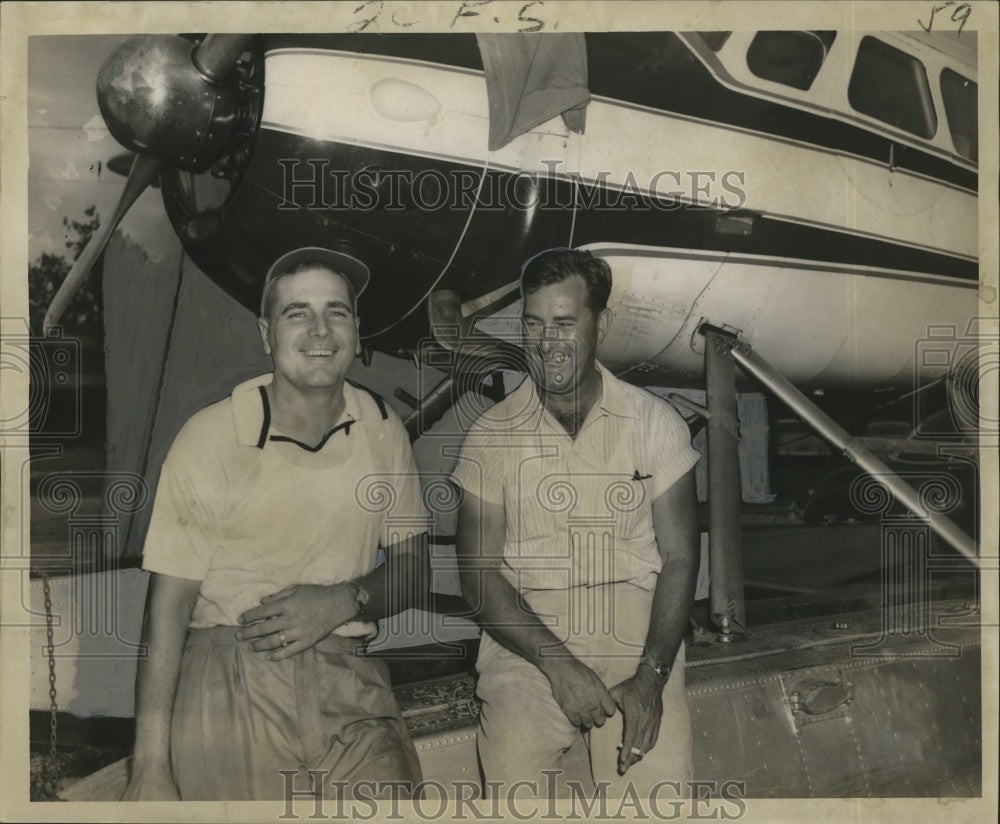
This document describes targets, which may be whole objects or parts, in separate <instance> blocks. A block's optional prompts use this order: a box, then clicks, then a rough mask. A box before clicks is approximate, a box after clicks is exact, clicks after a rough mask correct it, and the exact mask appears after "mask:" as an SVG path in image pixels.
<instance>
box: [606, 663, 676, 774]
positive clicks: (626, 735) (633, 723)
mask: <svg viewBox="0 0 1000 824" xmlns="http://www.w3.org/2000/svg"><path fill="white" fill-rule="evenodd" d="M611 695H612V696H613V697H614V699H615V703H616V704H617V705H618V707H619V709H621V711H622V715H623V716H624V724H623V725H622V727H623V731H622V749H621V752H620V753H618V774H619V775H625V773H626V771H627V770H628V768H629V767H631V766H632V765H633V764H635V763H636V762H637V761H639V759H641V758H642V757H643V756H644V755H645V754H646V753H648V752H649V751H650V750H651V749H653V747H654V746H656V739H657V738H658V737H659V735H660V717H661V716H662V715H663V683H662V682H661V681H660V679H659V677H658V676H657V675H656V673H655V672H653V671H652V670H651V669H649V667H639V669H638V671H637V672H636V674H635V675H633V676H632V677H631V678H627V679H626V680H624V681H622V682H621V683H620V684H615V685H614V686H613V687H612V688H611Z"/></svg>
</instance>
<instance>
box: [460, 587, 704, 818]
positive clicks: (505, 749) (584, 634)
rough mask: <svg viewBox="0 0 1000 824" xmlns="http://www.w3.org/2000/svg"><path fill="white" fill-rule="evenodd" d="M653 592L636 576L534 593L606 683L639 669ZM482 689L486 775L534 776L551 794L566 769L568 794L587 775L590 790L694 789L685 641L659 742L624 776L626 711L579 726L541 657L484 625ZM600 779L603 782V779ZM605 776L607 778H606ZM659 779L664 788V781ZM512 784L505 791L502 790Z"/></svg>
mask: <svg viewBox="0 0 1000 824" xmlns="http://www.w3.org/2000/svg"><path fill="white" fill-rule="evenodd" d="M652 597H653V593H652V592H650V591H647V590H643V589H640V588H639V587H636V586H633V585H631V584H607V585H603V586H596V587H579V588H576V589H572V590H536V591H534V592H527V593H525V600H526V601H527V602H528V604H529V605H530V606H531V608H532V609H533V610H534V611H535V613H536V614H538V615H539V616H540V617H542V618H543V620H546V618H545V617H544V616H549V618H548V620H547V621H546V622H547V623H549V628H550V629H551V630H552V631H553V632H554V633H555V634H556V636H557V637H558V638H559V639H560V640H562V641H563V642H564V643H565V644H566V646H567V648H568V649H569V651H570V652H571V653H573V655H574V656H575V657H576V658H578V659H579V660H580V661H582V662H583V663H584V664H586V665H587V666H589V667H590V668H591V669H593V670H594V672H596V673H597V675H598V676H599V677H600V678H601V680H602V681H603V682H604V684H605V686H607V687H609V688H610V687H612V686H614V685H615V684H617V683H619V682H621V681H624V680H625V679H627V678H629V677H631V676H632V675H634V674H635V672H636V667H637V666H638V662H639V658H640V657H641V655H642V649H643V645H644V643H645V639H646V633H647V630H648V626H649V615H650V608H651V606H652ZM477 669H478V670H479V673H480V675H479V683H478V687H477V694H478V695H479V697H480V699H481V700H482V712H481V714H480V728H479V737H478V748H479V758H480V763H481V765H482V768H483V776H484V778H485V779H486V781H487V782H493V781H500V782H503V783H504V786H505V787H509V786H510V785H511V784H513V782H516V781H533V782H536V783H537V786H538V787H539V790H538V792H539V793H540V794H544V793H545V792H546V791H547V787H548V785H549V782H550V781H551V779H550V778H549V777H547V776H545V775H544V774H543V772H542V771H543V770H557V771H559V776H558V779H557V780H556V788H557V789H556V795H557V796H558V797H567V796H568V795H569V794H570V792H571V791H573V790H571V789H570V786H569V785H568V784H567V783H566V782H578V786H579V788H580V790H582V791H583V792H585V793H586V794H587V796H588V797H589V796H591V795H592V794H593V792H594V789H595V786H602V785H603V788H604V789H606V791H607V794H608V796H609V797H620V796H622V795H623V794H624V792H625V791H626V787H627V785H628V784H629V782H631V784H632V788H633V789H634V790H635V791H636V792H637V793H638V794H639V795H640V796H645V797H649V794H650V792H651V791H655V792H656V793H657V794H658V795H659V796H660V797H662V798H664V799H666V798H669V797H671V793H673V792H674V787H673V785H664V784H661V782H675V783H676V785H677V787H678V791H677V795H683V794H684V793H686V791H687V783H686V782H688V781H689V780H690V778H691V722H690V715H689V712H688V706H687V696H686V693H685V688H684V645H683V644H681V647H680V649H679V650H678V652H677V656H676V658H675V660H674V663H673V668H672V672H671V675H670V679H669V681H668V682H667V685H666V687H665V688H664V690H663V715H662V717H661V720H660V730H659V738H658V739H657V743H656V746H655V747H654V748H653V749H652V750H651V751H650V752H648V753H646V755H645V756H644V757H643V758H642V759H641V760H640V761H639V762H638V763H636V764H634V765H633V766H632V767H630V768H629V769H628V772H627V773H626V775H625V776H624V777H623V776H620V775H618V748H619V746H620V745H621V743H622V732H623V727H622V713H621V712H620V711H618V712H616V713H615V714H614V715H613V716H612V717H611V718H609V719H608V720H607V721H606V722H605V723H604V725H603V726H601V727H593V728H592V729H591V730H590V731H589V733H584V732H583V731H581V729H580V728H578V727H575V726H573V725H572V724H571V723H570V721H569V719H568V718H567V717H566V715H565V714H564V713H563V711H562V709H561V708H560V707H559V705H558V703H556V700H555V698H554V697H553V695H552V689H551V686H550V684H549V681H548V679H547V678H546V677H545V676H544V675H543V674H542V673H541V671H540V670H539V669H538V668H537V667H535V666H534V665H533V664H531V663H529V662H528V661H527V660H526V659H525V658H523V657H521V656H520V655H518V654H516V653H514V652H511V651H509V650H507V649H506V648H504V647H502V646H501V645H500V644H499V643H497V642H496V641H494V640H493V639H492V638H491V637H489V635H488V632H484V633H483V639H482V643H481V645H480V651H479V660H478V662H477ZM595 782H596V785H595ZM604 782H606V784H605V783H604ZM658 784H659V785H660V786H659V787H656V785H658ZM502 792H506V790H502Z"/></svg>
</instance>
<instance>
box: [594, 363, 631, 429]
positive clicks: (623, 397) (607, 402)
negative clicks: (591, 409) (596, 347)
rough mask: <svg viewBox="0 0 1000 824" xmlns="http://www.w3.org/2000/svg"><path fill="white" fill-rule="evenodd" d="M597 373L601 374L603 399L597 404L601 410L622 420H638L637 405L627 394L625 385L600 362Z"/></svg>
mask: <svg viewBox="0 0 1000 824" xmlns="http://www.w3.org/2000/svg"><path fill="white" fill-rule="evenodd" d="M594 363H595V364H596V365H597V371H598V372H600V373H601V398H600V400H599V401H598V402H597V404H598V406H599V407H600V409H602V410H603V411H605V412H607V413H608V414H609V415H617V416H618V417H620V418H638V417H639V415H638V413H637V412H636V410H635V405H634V404H633V403H632V402H631V400H630V399H629V397H628V395H627V394H626V393H625V383H624V381H621V380H619V379H618V378H616V377H615V376H614V375H612V374H611V373H610V372H609V371H608V370H607V369H605V368H604V366H602V365H601V364H600V363H599V362H598V361H594Z"/></svg>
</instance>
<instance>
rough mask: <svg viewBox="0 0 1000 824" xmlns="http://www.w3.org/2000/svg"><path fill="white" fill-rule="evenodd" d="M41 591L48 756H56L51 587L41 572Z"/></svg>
mask: <svg viewBox="0 0 1000 824" xmlns="http://www.w3.org/2000/svg"><path fill="white" fill-rule="evenodd" d="M42 591H43V592H44V593H45V654H46V655H47V656H48V659H49V757H50V758H52V759H53V760H55V757H56V713H57V712H58V710H59V705H58V704H57V703H56V647H55V642H54V641H53V635H52V620H53V619H52V588H51V587H50V586H49V576H48V574H47V573H45V572H43V573H42Z"/></svg>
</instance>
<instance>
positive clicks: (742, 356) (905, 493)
mask: <svg viewBox="0 0 1000 824" xmlns="http://www.w3.org/2000/svg"><path fill="white" fill-rule="evenodd" d="M732 355H733V358H735V360H736V362H737V363H738V364H739V365H740V366H741V367H742V368H743V370H744V371H745V372H746V373H747V374H748V375H750V376H751V377H753V378H756V379H757V380H758V381H759V382H760V383H761V384H763V386H764V387H765V388H766V389H769V390H770V391H772V392H774V394H775V395H777V396H778V397H779V398H781V400H782V401H784V402H785V403H786V404H787V405H788V406H789V408H791V409H793V410H794V411H795V412H796V413H797V414H798V415H799V416H801V418H802V420H804V421H805V422H806V423H808V424H809V425H810V426H811V427H812V428H813V429H815V430H816V431H817V432H818V433H819V434H820V435H821V436H823V437H824V438H826V440H828V441H829V442H830V443H832V444H833V445H834V446H835V447H836V448H837V449H839V450H840V451H841V452H843V454H844V455H845V456H846V457H847V458H848V460H850V461H851V462H852V463H855V464H857V465H858V466H860V467H861V468H862V469H864V470H865V471H866V472H867V473H868V474H870V475H872V476H874V477H875V478H876V479H877V480H878V481H879V482H880V483H881V484H882V485H883V486H885V487H886V488H887V489H888V490H889V491H890V492H891V493H892V494H893V495H894V496H895V497H896V500H898V501H899V502H900V503H902V504H903V505H904V506H905V507H906V508H907V509H909V510H910V511H911V512H912V513H913V514H914V515H916V516H917V517H918V518H922V519H925V520H926V521H927V523H928V525H929V526H930V528H931V529H933V530H934V531H935V532H936V533H937V534H938V535H940V536H941V537H942V538H943V539H944V540H945V541H947V542H948V543H949V544H950V545H951V546H952V547H954V548H955V549H956V550H958V551H959V552H961V553H962V555H964V556H965V557H966V558H968V559H969V560H970V561H971V562H972V563H973V564H975V565H976V566H979V552H978V549H977V547H976V542H975V541H974V540H973V539H972V538H971V537H969V536H968V535H967V534H966V533H965V532H963V531H962V530H961V529H959V528H958V527H957V526H956V525H955V524H954V522H953V521H951V520H950V519H949V518H947V517H946V516H944V515H942V514H940V513H938V512H933V511H929V510H928V509H927V508H926V507H925V506H924V505H923V504H922V503H921V501H920V496H919V495H918V494H917V492H916V490H914V488H913V487H912V486H910V485H909V484H908V483H906V481H904V480H903V479H902V478H900V477H899V476H898V475H897V474H896V473H895V472H893V471H892V470H891V469H890V468H889V467H888V466H886V465H885V463H883V462H882V461H881V460H880V459H879V458H878V457H876V455H875V454H874V453H873V452H872V450H871V449H869V448H868V446H867V445H866V444H865V442H864V441H863V440H862V439H860V438H854V437H852V436H851V435H850V433H848V432H847V431H846V430H844V429H843V428H841V427H840V426H839V425H838V424H837V423H836V422H835V421H834V420H833V419H832V418H830V417H829V416H828V415H827V414H826V413H825V412H823V411H822V410H821V409H820V408H819V407H817V406H816V404H814V403H813V402H812V401H810V400H809V398H807V397H806V396H805V395H803V394H802V393H801V392H800V391H799V390H798V389H796V388H795V387H794V386H793V385H792V383H791V381H789V380H788V379H787V378H786V377H785V376H784V375H781V374H780V373H778V372H777V371H776V370H775V369H774V367H773V366H771V364H769V363H768V362H767V361H766V360H764V358H762V357H761V356H760V355H758V354H757V353H756V352H754V351H753V349H752V348H751V347H750V345H749V344H748V343H746V342H744V341H739V340H737V341H735V342H734V343H733V344H732ZM709 431H711V430H709ZM709 459H711V449H709ZM714 571H715V570H714V567H713V575H714Z"/></svg>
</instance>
